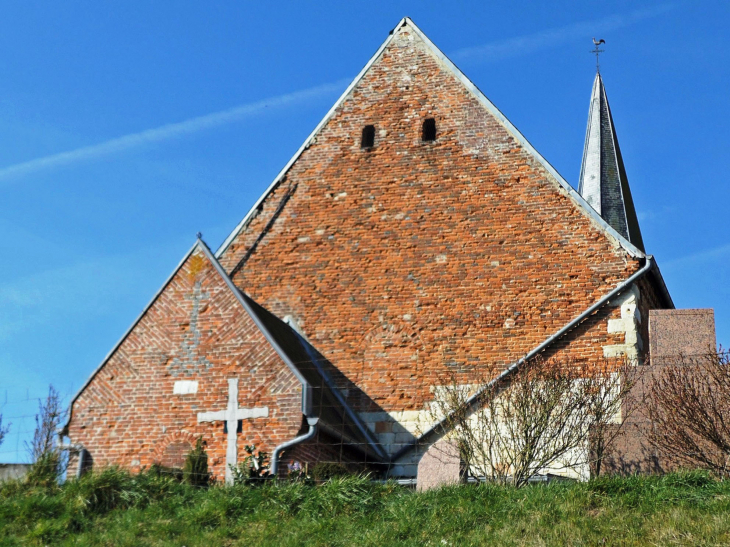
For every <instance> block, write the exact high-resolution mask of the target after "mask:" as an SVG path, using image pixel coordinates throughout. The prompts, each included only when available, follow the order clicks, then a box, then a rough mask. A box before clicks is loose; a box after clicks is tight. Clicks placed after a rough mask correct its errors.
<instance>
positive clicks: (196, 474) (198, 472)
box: [183, 437, 210, 486]
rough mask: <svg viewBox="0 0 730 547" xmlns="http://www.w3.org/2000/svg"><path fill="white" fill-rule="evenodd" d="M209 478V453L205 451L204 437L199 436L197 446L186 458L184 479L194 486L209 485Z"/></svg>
mask: <svg viewBox="0 0 730 547" xmlns="http://www.w3.org/2000/svg"><path fill="white" fill-rule="evenodd" d="M209 480H210V474H209V473H208V453H207V452H206V451H205V445H204V442H203V437H198V440H197V441H196V442H195V448H193V449H192V450H191V451H190V453H189V454H188V455H187V457H186V458H185V466H184V467H183V481H184V482H186V483H187V484H191V485H193V486H207V485H208V482H209Z"/></svg>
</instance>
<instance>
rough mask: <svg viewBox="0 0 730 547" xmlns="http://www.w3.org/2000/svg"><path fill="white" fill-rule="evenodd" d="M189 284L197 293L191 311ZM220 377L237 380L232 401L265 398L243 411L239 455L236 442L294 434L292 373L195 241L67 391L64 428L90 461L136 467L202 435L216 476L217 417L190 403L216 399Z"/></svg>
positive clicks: (167, 456)
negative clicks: (129, 327)
mask: <svg viewBox="0 0 730 547" xmlns="http://www.w3.org/2000/svg"><path fill="white" fill-rule="evenodd" d="M196 286H197V288H196ZM196 291H197V292H198V293H199V294H202V295H203V296H204V298H203V299H201V300H200V302H199V305H198V314H197V321H196V320H195V313H194V301H193V299H192V296H193V295H194V294H195V293H196ZM195 331H197V334H196V332H195ZM196 336H197V339H196ZM229 378H238V380H239V400H238V404H239V406H240V407H245V408H251V407H255V406H268V407H269V417H268V418H255V419H250V420H243V432H242V433H241V434H239V437H238V447H239V457H240V456H241V455H242V454H243V447H244V445H245V444H251V443H254V444H256V446H257V447H258V448H260V449H262V450H265V451H268V452H269V453H270V452H272V451H273V449H274V447H275V446H276V445H277V444H279V443H281V442H283V441H285V440H289V439H291V438H292V437H294V436H296V435H297V433H298V432H299V429H300V426H301V420H302V413H301V385H300V383H299V381H298V380H297V379H296V378H295V377H294V375H293V374H292V373H291V371H290V370H289V368H288V367H287V366H286V365H285V364H284V363H283V362H282V361H281V359H280V358H279V356H278V354H277V353H276V352H275V351H274V350H273V349H272V348H271V346H270V345H269V344H268V342H267V341H266V340H265V338H264V336H263V335H262V334H261V333H260V331H259V330H258V329H257V327H256V326H255V325H254V323H253V321H252V320H251V319H250V317H249V316H248V314H247V313H246V312H245V310H244V309H243V308H242V307H241V305H240V304H239V303H238V301H237V300H236V299H235V297H234V295H233V294H232V293H231V292H230V290H229V289H228V287H227V286H226V285H225V283H224V281H223V280H222V279H221V277H220V276H219V274H218V273H217V272H216V271H215V270H214V269H213V267H212V265H211V264H210V262H208V260H207V258H206V257H205V256H204V255H203V253H202V252H201V251H200V250H196V251H195V252H194V253H193V254H192V255H191V256H190V257H189V258H188V259H187V260H186V262H185V263H184V265H183V267H182V268H181V269H180V270H179V271H178V273H177V274H176V275H175V276H174V277H173V279H172V281H171V282H170V283H169V285H168V286H167V287H166V288H165V290H164V291H163V292H162V294H161V295H160V296H159V298H158V299H157V300H156V301H155V302H154V304H153V305H152V307H151V308H150V309H149V310H148V311H147V313H146V314H145V315H144V317H143V318H142V319H141V321H140V322H139V323H138V324H137V326H136V327H135V328H134V330H133V331H132V332H131V333H130V335H129V336H128V337H127V338H126V340H124V342H123V343H122V344H121V346H120V347H119V348H118V349H117V350H116V351H115V352H114V354H113V355H112V356H111V358H110V359H109V361H108V362H107V364H106V365H105V366H104V367H103V369H102V370H101V371H100V372H99V373H98V374H97V375H96V376H95V377H94V379H93V380H92V381H91V383H90V385H89V386H88V387H87V388H86V389H85V390H84V391H83V393H82V394H81V395H80V396H79V398H78V399H77V400H76V402H75V403H74V405H73V414H72V418H71V422H70V426H69V437H70V438H71V441H72V442H73V443H81V444H82V445H83V446H84V447H85V448H86V449H87V450H88V451H89V452H90V454H91V456H92V458H93V461H94V465H95V466H99V465H101V466H105V465H109V464H118V465H121V466H123V467H127V468H131V469H133V470H136V469H139V468H140V467H142V466H149V465H151V464H153V463H162V464H168V465H169V464H171V463H178V464H179V462H180V459H181V453H180V451H181V450H182V448H181V447H182V445H183V444H185V443H186V444H187V445H194V444H195V439H196V438H197V437H198V436H200V435H202V436H203V438H204V439H205V440H206V441H207V451H208V455H209V463H210V468H211V471H212V472H213V473H214V475H215V476H216V477H217V478H218V479H222V478H223V474H224V472H225V453H226V435H225V434H224V432H223V423H222V422H215V423H201V424H198V422H197V413H198V412H201V411H215V410H223V409H225V408H226V405H227V402H228V382H227V380H228V379H229ZM177 380H197V381H198V382H199V385H198V391H197V393H195V394H190V395H174V394H173V386H174V384H175V381H177Z"/></svg>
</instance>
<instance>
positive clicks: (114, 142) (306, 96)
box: [0, 79, 350, 180]
mask: <svg viewBox="0 0 730 547" xmlns="http://www.w3.org/2000/svg"><path fill="white" fill-rule="evenodd" d="M349 82H350V80H349V79H345V80H340V81H338V82H334V83H329V84H323V85H319V86H316V87H311V88H309V89H304V90H302V91H296V92H294V93H287V94H285V95H279V96H278V97H271V98H269V99H263V100H261V101H256V102H253V103H249V104H244V105H240V106H236V107H234V108H230V109H228V110H223V111H221V112H214V113H212V114H206V115H205V116H198V117H197V118H191V119H189V120H185V121H182V122H178V123H170V124H166V125H163V126H160V127H156V128H154V129H147V130H145V131H140V132H139V133H132V134H130V135H124V136H122V137H117V138H115V139H111V140H108V141H105V142H102V143H99V144H92V145H90V146H83V147H81V148H76V149H75V150H69V151H68V152H60V153H58V154H52V155H50V156H44V157H41V158H36V159H33V160H30V161H25V162H22V163H16V164H15V165H9V166H8V167H3V168H0V180H2V179H7V178H10V177H17V176H20V175H27V174H29V173H34V172H36V171H40V170H42V169H48V168H51V167H57V166H61V165H68V164H70V163H75V162H78V161H82V160H87V159H91V158H97V157H99V156H105V155H108V154H113V153H115V152H121V151H124V150H129V149H130V148H136V147H139V146H141V145H144V144H149V143H153V142H159V141H165V140H169V139H174V138H177V137H181V136H184V135H190V134H192V133H197V132H198V131H202V130H204V129H210V128H212V127H218V126H221V125H225V124H229V123H232V122H236V121H240V120H242V119H244V118H246V117H249V116H252V115H255V114H258V113H260V112H262V111H263V110H265V109H267V108H275V107H282V106H287V105H290V104H295V103H301V102H304V101H307V100H310V99H315V98H318V97H321V96H323V95H329V94H332V93H336V92H341V91H342V89H343V88H344V87H345V86H346V85H347V84H348V83H349Z"/></svg>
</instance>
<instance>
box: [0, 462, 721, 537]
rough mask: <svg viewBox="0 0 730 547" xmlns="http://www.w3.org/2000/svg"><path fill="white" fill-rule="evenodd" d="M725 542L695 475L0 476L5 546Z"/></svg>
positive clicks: (717, 499)
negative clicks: (536, 479)
mask: <svg viewBox="0 0 730 547" xmlns="http://www.w3.org/2000/svg"><path fill="white" fill-rule="evenodd" d="M487 544H488V545H561V546H564V545H728V544H730V481H718V480H715V479H713V478H712V477H710V476H709V475H707V474H704V473H699V472H692V473H683V474H672V475H666V476H664V477H629V478H606V479H600V480H594V481H591V482H587V483H577V484H571V483H557V484H551V485H547V486H546V485H535V486H530V487H526V488H522V489H519V490H516V489H513V488H510V487H504V486H494V485H481V486H454V487H449V488H443V489H440V490H437V491H431V492H425V493H416V492H412V491H409V490H406V489H403V488H402V487H398V486H396V485H393V484H376V483H371V482H369V481H368V480H366V479H363V478H336V479H331V480H330V481H328V482H326V483H325V484H322V485H319V486H311V485H307V484H303V483H285V484H278V485H276V484H267V485H265V486H261V487H250V486H240V487H232V488H222V487H211V488H208V489H201V488H194V487H191V486H187V485H184V484H180V483H178V482H176V481H174V480H170V479H168V478H165V477H160V476H155V475H153V474H151V473H143V474H141V475H129V474H128V473H126V472H124V471H120V470H118V469H107V470H105V471H102V472H100V473H96V474H91V475H88V476H86V477H84V478H83V479H81V480H80V481H71V482H69V483H67V484H65V485H64V486H62V487H31V486H28V485H26V484H23V483H20V482H11V483H3V484H0V545H8V546H15V545H114V546H131V545H145V546H147V545H151V546H156V545H175V546H183V545H184V546H186V547H196V546H203V547H213V546H219V545H247V546H248V545H256V546H262V545H277V546H278V545H285V546H286V545H297V546H299V545H328V546H336V545H343V546H344V545H347V546H351V545H357V546H358V547H364V546H370V545H373V546H386V545H406V546H407V545H413V546H418V547H426V546H438V547H441V546H446V545H459V546H462V545H487Z"/></svg>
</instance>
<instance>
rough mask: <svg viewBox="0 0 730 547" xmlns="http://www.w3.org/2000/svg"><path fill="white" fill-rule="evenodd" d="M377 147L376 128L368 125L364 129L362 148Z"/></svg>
mask: <svg viewBox="0 0 730 547" xmlns="http://www.w3.org/2000/svg"><path fill="white" fill-rule="evenodd" d="M374 145H375V126H374V125H366V126H365V127H363V128H362V140H361V141H360V148H372V147H373V146H374Z"/></svg>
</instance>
